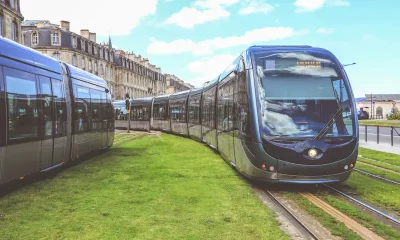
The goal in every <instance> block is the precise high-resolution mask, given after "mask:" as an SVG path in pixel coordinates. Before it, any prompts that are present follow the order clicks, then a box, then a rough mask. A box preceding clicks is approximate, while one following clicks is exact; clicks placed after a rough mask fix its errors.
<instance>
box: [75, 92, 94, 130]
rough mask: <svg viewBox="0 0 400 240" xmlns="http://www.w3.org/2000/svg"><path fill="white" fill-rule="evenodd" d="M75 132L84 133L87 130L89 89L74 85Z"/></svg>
mask: <svg viewBox="0 0 400 240" xmlns="http://www.w3.org/2000/svg"><path fill="white" fill-rule="evenodd" d="M75 111H76V112H75V121H76V122H75V130H76V132H86V131H88V130H89V119H90V93H89V88H86V87H81V86H78V85H76V97H75Z"/></svg>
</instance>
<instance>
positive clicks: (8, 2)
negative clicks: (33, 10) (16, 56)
mask: <svg viewBox="0 0 400 240" xmlns="http://www.w3.org/2000/svg"><path fill="white" fill-rule="evenodd" d="M23 20H24V17H23V16H22V14H21V8H20V4H19V0H0V35H1V36H2V37H5V38H8V39H11V40H13V41H16V42H18V43H22V37H21V36H22V31H21V25H22V21H23Z"/></svg>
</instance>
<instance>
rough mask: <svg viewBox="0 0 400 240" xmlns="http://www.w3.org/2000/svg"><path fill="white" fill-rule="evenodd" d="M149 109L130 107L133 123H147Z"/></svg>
mask: <svg viewBox="0 0 400 240" xmlns="http://www.w3.org/2000/svg"><path fill="white" fill-rule="evenodd" d="M149 110H150V109H149V108H148V107H145V106H132V113H131V120H133V121H148V120H149V118H150V116H149Z"/></svg>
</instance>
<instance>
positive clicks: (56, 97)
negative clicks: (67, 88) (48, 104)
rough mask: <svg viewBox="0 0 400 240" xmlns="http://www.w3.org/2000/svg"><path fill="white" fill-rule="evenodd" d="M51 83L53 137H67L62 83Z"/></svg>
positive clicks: (65, 105)
mask: <svg viewBox="0 0 400 240" xmlns="http://www.w3.org/2000/svg"><path fill="white" fill-rule="evenodd" d="M52 83H53V102H54V105H55V121H56V124H55V129H54V134H55V136H56V137H57V136H66V135H67V104H66V99H65V95H64V87H63V85H62V81H59V80H55V79H52Z"/></svg>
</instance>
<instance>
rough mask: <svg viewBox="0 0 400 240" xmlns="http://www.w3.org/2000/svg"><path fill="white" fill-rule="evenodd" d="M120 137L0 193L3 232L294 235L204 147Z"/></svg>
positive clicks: (7, 235)
mask: <svg viewBox="0 0 400 240" xmlns="http://www.w3.org/2000/svg"><path fill="white" fill-rule="evenodd" d="M131 138H132V139H134V138H137V136H135V135H132V137H131ZM116 141H117V142H119V143H117V144H116V145H115V146H114V148H113V149H111V150H110V151H108V152H107V153H105V154H103V155H101V156H98V157H95V158H92V159H89V160H87V161H85V162H82V163H81V164H79V165H76V166H73V167H71V168H69V169H66V170H65V171H63V172H61V173H60V174H58V176H56V177H54V178H52V179H46V180H43V181H40V182H36V183H33V184H31V185H29V186H27V187H24V188H22V189H20V190H18V191H16V192H14V193H12V194H9V195H7V196H5V197H3V198H2V199H0V224H1V225H2V227H1V228H0V235H1V236H2V238H3V239H213V238H214V239H289V237H288V236H286V235H285V234H284V233H283V232H282V231H281V230H280V226H279V223H278V222H277V220H276V219H275V218H274V214H273V213H272V212H271V211H269V209H267V208H266V207H265V206H264V205H263V203H262V202H261V200H259V199H258V198H257V196H256V195H255V194H254V192H253V190H252V189H251V188H250V187H249V185H248V183H247V182H245V181H243V180H242V179H241V178H239V177H238V176H237V175H236V174H235V172H234V171H233V170H232V169H231V168H230V167H229V166H228V165H227V164H226V163H225V162H224V161H223V160H222V159H221V157H220V156H219V155H217V154H215V153H214V152H213V151H212V150H211V149H209V148H207V147H205V146H204V145H202V144H200V143H197V142H195V141H192V140H188V139H184V138H181V137H176V136H173V135H166V134H162V135H161V136H145V137H141V138H139V139H136V140H134V141H129V138H126V136H117V137H116Z"/></svg>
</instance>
